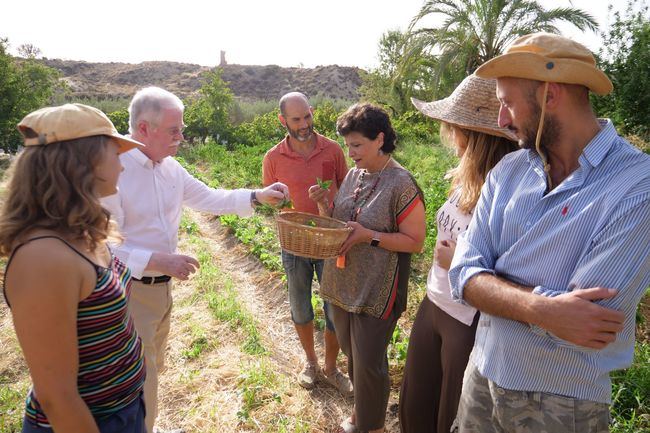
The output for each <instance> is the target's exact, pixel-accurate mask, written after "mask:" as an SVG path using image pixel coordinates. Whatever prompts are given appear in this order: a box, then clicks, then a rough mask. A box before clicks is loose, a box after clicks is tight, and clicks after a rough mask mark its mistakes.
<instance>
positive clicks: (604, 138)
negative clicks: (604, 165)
mask: <svg viewBox="0 0 650 433" xmlns="http://www.w3.org/2000/svg"><path fill="white" fill-rule="evenodd" d="M598 123H599V124H600V132H599V133H598V134H596V136H595V137H594V138H592V139H591V141H590V142H589V143H588V144H587V146H586V147H585V148H584V150H583V151H582V155H583V156H584V157H585V159H586V160H587V161H588V162H589V164H591V166H592V167H597V166H598V165H599V164H600V163H601V162H602V161H603V159H605V156H606V155H607V153H608V152H609V150H610V149H611V147H612V145H613V144H614V142H615V141H616V139H617V138H618V134H617V132H616V128H614V124H613V123H612V121H611V120H609V119H598Z"/></svg>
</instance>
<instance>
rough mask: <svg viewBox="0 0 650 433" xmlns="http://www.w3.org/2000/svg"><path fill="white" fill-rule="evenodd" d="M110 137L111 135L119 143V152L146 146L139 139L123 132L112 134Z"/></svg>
mask: <svg viewBox="0 0 650 433" xmlns="http://www.w3.org/2000/svg"><path fill="white" fill-rule="evenodd" d="M108 137H111V138H112V139H113V140H115V142H116V143H117V145H118V148H119V149H118V153H124V152H128V151H129V150H131V149H135V148H136V147H137V148H143V147H146V146H145V145H144V144H142V143H140V142H139V141H135V140H133V139H131V138H129V137H125V136H124V135H121V134H111V135H109V136H108Z"/></svg>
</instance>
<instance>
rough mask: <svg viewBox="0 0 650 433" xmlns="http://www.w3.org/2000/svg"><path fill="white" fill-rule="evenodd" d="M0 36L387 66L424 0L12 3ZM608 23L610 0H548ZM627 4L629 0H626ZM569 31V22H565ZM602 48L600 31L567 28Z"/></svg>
mask: <svg viewBox="0 0 650 433" xmlns="http://www.w3.org/2000/svg"><path fill="white" fill-rule="evenodd" d="M2 3H3V4H2V7H1V8H0V10H1V11H2V14H1V15H0V37H8V38H9V43H10V45H11V48H10V49H11V50H12V51H11V52H12V53H14V54H15V48H16V47H17V46H19V45H21V44H23V43H31V44H33V45H35V46H36V47H38V48H40V49H41V51H42V54H43V56H45V57H48V58H61V59H70V60H86V61H89V62H127V63H138V62H141V61H145V60H169V61H178V62H186V63H197V64H200V65H204V66H214V65H216V64H218V63H219V55H220V51H221V50H224V51H226V59H227V61H228V63H238V64H257V65H265V64H277V65H280V66H299V65H302V66H305V67H313V66H317V65H329V64H338V65H346V66H359V67H362V68H369V67H373V66H376V65H377V46H378V42H379V38H380V36H381V35H382V33H383V32H385V31H386V30H389V29H401V30H405V29H406V27H407V26H408V24H409V22H410V20H411V18H413V16H414V15H415V14H416V13H417V12H418V11H419V9H420V7H421V6H422V4H423V3H424V0H325V1H313V0H312V1H310V0H300V1H296V0H285V1H279V2H276V1H269V0H234V1H233V0H207V1H206V0H203V1H200V0H182V1H173V2H172V1H168V0H158V1H151V0H129V1H127V0H110V1H106V2H95V1H92V0H83V1H81V0H54V1H52V0H31V1H30V0H4V1H3V2H2ZM542 3H543V4H546V5H547V7H553V6H569V5H570V4H571V3H572V4H573V5H574V6H575V7H580V8H583V9H585V10H587V11H589V12H590V13H591V14H592V15H593V16H594V17H595V18H596V19H597V20H598V21H599V22H600V23H601V27H605V26H606V24H607V17H608V14H607V5H608V3H609V0H573V1H572V2H571V1H569V0H556V1H553V0H542ZM616 3H618V7H623V5H624V4H625V3H626V2H624V1H623V0H617V2H616ZM562 28H563V29H565V27H562ZM563 31H565V32H567V33H566V34H567V35H570V36H571V37H573V38H575V39H576V40H578V41H579V42H582V43H583V44H586V45H587V46H588V47H589V48H591V49H592V50H597V49H598V47H599V42H600V37H599V36H598V35H596V34H594V33H591V32H587V33H580V32H578V31H575V30H570V29H567V30H563Z"/></svg>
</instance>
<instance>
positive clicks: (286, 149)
mask: <svg viewBox="0 0 650 433" xmlns="http://www.w3.org/2000/svg"><path fill="white" fill-rule="evenodd" d="M314 137H316V145H315V146H314V150H313V151H312V153H311V154H310V155H309V156H311V155H314V154H316V153H318V152H321V151H322V150H323V149H324V148H325V144H324V143H323V140H321V135H320V134H319V133H317V132H316V131H314ZM280 153H282V154H283V155H287V156H290V157H292V158H303V156H302V155H300V154H299V153H298V152H295V151H294V150H293V149H291V146H289V135H287V136H286V137H284V140H282V141H281V142H280Z"/></svg>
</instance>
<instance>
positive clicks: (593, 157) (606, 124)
mask: <svg viewBox="0 0 650 433" xmlns="http://www.w3.org/2000/svg"><path fill="white" fill-rule="evenodd" d="M598 124H599V125H600V132H598V134H596V135H595V136H594V138H592V139H591V141H590V142H589V143H587V146H585V148H584V149H583V150H582V155H580V160H581V161H582V160H583V158H584V160H586V161H587V162H588V163H589V164H590V165H591V166H592V167H596V166H598V165H599V164H600V163H601V162H602V161H603V159H605V156H606V155H607V153H608V152H609V150H610V148H611V147H612V145H613V144H614V142H615V141H616V138H617V137H618V133H617V132H616V128H615V127H614V124H613V123H612V121H611V120H610V119H598ZM534 161H538V162H539V163H540V164H541V158H540V157H539V155H538V154H537V152H536V151H535V150H533V149H529V150H528V162H530V163H531V165H535V164H536V163H535V162H534ZM581 165H582V164H581ZM540 166H541V165H540Z"/></svg>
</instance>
